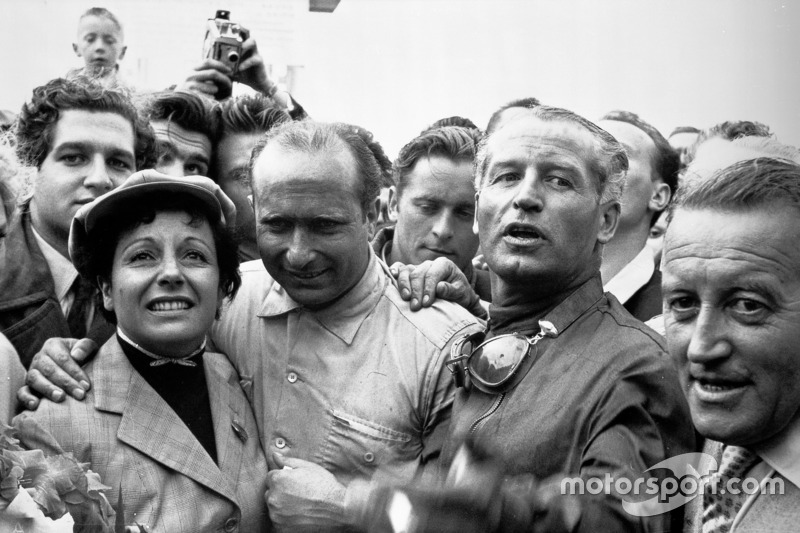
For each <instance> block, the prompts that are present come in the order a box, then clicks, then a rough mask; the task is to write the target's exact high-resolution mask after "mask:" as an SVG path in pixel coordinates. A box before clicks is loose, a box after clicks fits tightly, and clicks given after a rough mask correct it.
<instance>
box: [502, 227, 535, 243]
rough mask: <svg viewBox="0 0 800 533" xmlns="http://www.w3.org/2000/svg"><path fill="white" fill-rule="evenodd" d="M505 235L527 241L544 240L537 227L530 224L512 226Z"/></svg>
mask: <svg viewBox="0 0 800 533" xmlns="http://www.w3.org/2000/svg"><path fill="white" fill-rule="evenodd" d="M505 234H506V235H507V236H509V237H511V238H514V239H518V240H525V241H529V240H535V239H543V238H544V237H543V236H542V234H541V233H539V231H537V229H536V228H535V227H533V226H531V225H529V224H510V225H509V226H508V227H507V228H506V233H505Z"/></svg>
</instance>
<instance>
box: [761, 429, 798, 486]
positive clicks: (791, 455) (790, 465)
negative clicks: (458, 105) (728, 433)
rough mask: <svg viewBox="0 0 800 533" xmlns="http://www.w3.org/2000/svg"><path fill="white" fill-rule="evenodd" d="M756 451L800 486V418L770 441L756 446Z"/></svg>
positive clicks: (777, 470)
mask: <svg viewBox="0 0 800 533" xmlns="http://www.w3.org/2000/svg"><path fill="white" fill-rule="evenodd" d="M754 451H755V452H756V453H757V454H758V456H759V457H761V459H763V460H764V462H765V463H767V464H768V465H769V466H771V467H772V468H774V469H775V471H776V472H778V473H779V474H780V475H782V476H783V477H785V478H786V479H788V480H789V481H791V482H792V484H794V486H795V487H800V419H795V420H794V421H793V422H792V423H790V424H789V426H788V427H787V428H785V429H784V430H783V431H781V432H780V433H778V434H777V435H776V436H775V437H773V438H771V439H769V441H768V442H766V443H763V444H761V445H759V446H756V447H754Z"/></svg>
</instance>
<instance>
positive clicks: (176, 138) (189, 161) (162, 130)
mask: <svg viewBox="0 0 800 533" xmlns="http://www.w3.org/2000/svg"><path fill="white" fill-rule="evenodd" d="M150 124H151V125H152V126H153V131H154V132H155V134H156V145H157V147H158V162H157V163H156V170H158V171H159V172H161V173H163V174H168V175H170V176H177V177H182V176H208V169H209V164H210V162H211V150H212V146H211V140H210V139H209V138H208V137H207V136H206V134H205V133H200V132H199V131H189V130H187V129H186V128H183V127H181V126H179V125H177V124H175V123H174V122H171V121H169V120H153V121H151V122H150Z"/></svg>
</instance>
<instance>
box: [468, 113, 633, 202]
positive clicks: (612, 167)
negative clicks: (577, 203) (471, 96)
mask: <svg viewBox="0 0 800 533" xmlns="http://www.w3.org/2000/svg"><path fill="white" fill-rule="evenodd" d="M527 113H529V116H532V117H534V118H537V119H539V120H542V121H544V122H569V123H572V124H576V125H578V126H580V127H582V128H583V129H585V130H586V131H588V132H589V133H591V134H592V137H594V138H595V140H596V141H597V148H598V150H597V151H595V153H594V154H592V155H593V156H594V157H592V159H591V160H590V161H589V168H590V169H591V170H592V172H593V173H594V175H595V177H596V178H597V192H598V194H599V196H600V201H601V202H607V201H611V200H614V201H617V202H618V201H619V200H620V198H621V197H622V189H623V187H624V185H625V172H626V171H627V170H628V156H627V155H626V154H625V149H624V148H623V147H622V145H621V144H620V143H619V142H618V141H617V140H616V139H615V138H614V136H613V135H611V134H610V133H608V132H607V131H606V130H604V129H603V128H601V127H600V126H598V125H597V124H595V123H594V122H592V121H591V120H589V119H586V118H584V117H582V116H580V115H579V114H577V113H575V112H573V111H570V110H569V109H563V108H560V107H550V106H546V105H538V106H535V107H530V108H527ZM501 129H502V128H501ZM496 134H497V131H495V132H492V133H491V134H490V133H487V134H486V135H485V136H484V137H483V139H482V140H481V142H480V144H479V145H478V155H477V157H476V159H475V190H477V191H480V190H481V187H482V185H483V177H484V175H485V174H486V170H487V168H488V166H489V162H490V161H489V153H488V144H489V141H490V140H491V138H492V137H493V136H494V135H496Z"/></svg>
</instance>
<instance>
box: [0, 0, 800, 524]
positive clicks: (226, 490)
mask: <svg viewBox="0 0 800 533" xmlns="http://www.w3.org/2000/svg"><path fill="white" fill-rule="evenodd" d="M73 48H74V50H75V53H76V55H77V56H78V57H80V58H82V59H83V61H84V62H85V66H84V67H83V68H80V69H72V70H70V71H69V72H66V73H65V75H64V77H63V78H58V79H54V80H51V81H49V82H48V83H46V84H44V85H42V86H40V87H36V88H34V89H33V93H32V96H31V99H30V100H29V101H28V102H26V103H25V104H24V105H23V107H22V109H21V110H19V111H18V112H4V113H3V115H2V128H3V132H4V133H3V142H2V145H0V198H2V204H3V209H2V210H0V332H2V334H1V335H0V369H2V370H3V375H2V376H0V377H2V378H4V379H3V380H2V381H0V417H2V420H0V422H4V423H8V424H10V425H11V426H12V427H13V428H14V435H15V436H16V438H17V439H18V440H19V442H20V444H21V445H22V446H24V447H26V448H30V449H41V450H44V451H45V453H46V454H59V453H65V452H70V453H72V454H74V455H75V456H76V458H78V460H79V461H81V462H86V463H90V464H91V468H92V469H93V470H94V471H96V472H98V473H100V475H101V478H102V480H103V483H104V484H105V485H107V486H109V487H110V489H108V490H107V494H106V496H107V499H108V502H110V506H111V508H112V509H113V511H114V512H115V513H116V515H117V519H118V521H119V523H124V524H126V525H128V526H131V527H139V528H140V531H153V532H154V531H165V532H166V531H169V532H175V531H218V530H219V529H220V528H221V529H224V530H225V531H235V530H241V531H259V530H272V529H276V530H286V531H298V530H343V531H347V530H366V531H698V532H699V531H702V532H711V531H719V532H730V531H741V532H745V531H793V530H795V529H796V525H795V524H796V522H797V519H798V518H800V505H797V504H798V502H799V501H800V469H798V466H797V465H798V464H800V362H799V361H800V358H798V357H797V355H799V354H798V353H797V351H798V346H799V344H798V341H800V337H798V333H797V332H798V331H800V248H798V246H797V242H800V241H798V237H800V235H798V232H800V210H799V209H800V150H798V149H797V148H796V147H793V146H789V145H786V144H782V143H781V142H780V141H779V140H777V139H775V138H774V136H773V135H772V134H771V132H770V129H769V127H768V126H767V125H765V124H762V123H760V122H758V121H756V120H752V121H749V120H733V119H734V118H736V117H731V118H732V120H730V121H726V122H724V123H721V124H716V125H703V124H695V125H693V126H686V127H680V128H677V129H675V130H674V131H672V132H670V133H669V135H666V136H665V135H664V134H663V133H661V132H659V131H658V130H657V129H656V128H655V127H653V126H652V125H651V124H649V123H648V122H647V121H646V120H645V119H644V118H642V117H640V116H638V115H637V114H636V113H634V112H632V111H630V110H609V112H608V113H606V114H605V115H603V116H601V117H588V118H585V117H582V116H580V115H578V114H576V113H574V112H572V111H569V110H567V109H562V108H560V107H556V106H555V105H551V104H555V103H554V102H553V103H551V102H540V101H539V100H538V99H537V98H534V97H531V96H525V97H521V98H520V99H518V100H515V101H512V102H507V103H502V102H498V103H497V104H498V108H497V110H496V112H495V113H494V114H493V115H492V117H491V119H490V120H489V122H488V124H487V125H486V127H485V128H481V127H479V126H478V125H476V124H475V123H473V122H472V121H471V120H470V119H468V118H465V117H460V116H452V117H427V118H425V119H423V120H422V121H421V123H420V130H421V131H420V133H419V135H417V136H416V137H415V138H413V139H411V140H409V141H408V143H407V144H406V145H405V146H403V148H402V149H401V150H400V152H399V153H398V154H397V156H396V157H395V158H394V160H392V159H391V158H390V157H389V156H388V155H387V154H386V153H384V150H383V148H382V147H381V144H380V142H379V140H378V139H375V138H374V137H373V135H372V134H371V133H370V131H369V130H368V129H366V128H365V127H364V126H369V124H366V125H354V124H347V123H323V122H318V121H315V120H314V119H313V115H314V110H313V109H309V110H306V109H304V108H303V106H302V105H301V104H300V103H299V102H297V101H296V100H295V99H294V98H293V97H292V95H291V94H289V93H288V92H287V91H285V90H283V89H282V88H281V87H280V86H279V85H278V84H276V83H275V81H274V80H272V79H270V77H269V75H268V70H267V68H266V65H265V63H264V59H263V57H262V56H261V54H260V53H259V51H258V47H257V44H256V40H255V36H252V35H249V34H248V33H247V32H244V34H243V38H242V40H241V42H240V55H241V58H240V59H237V61H236V62H235V63H233V64H231V63H230V62H229V61H225V60H220V59H214V58H206V59H205V60H203V61H202V62H201V63H200V64H198V65H197V66H196V67H195V68H194V71H193V72H192V74H191V75H189V76H188V77H187V78H186V79H184V80H176V81H177V83H176V85H175V86H173V87H171V88H169V89H166V90H164V91H161V92H157V93H146V94H144V93H140V92H137V91H136V89H135V84H131V83H130V81H129V80H124V79H121V77H120V75H119V62H120V61H122V60H124V56H125V52H126V46H125V36H124V32H123V26H122V24H121V23H120V21H119V20H118V19H117V18H116V17H115V16H114V15H113V14H112V13H111V12H110V11H108V10H106V9H104V8H92V9H89V10H88V11H86V12H85V13H84V14H83V15H82V16H81V18H80V20H79V24H78V29H77V37H76V42H75V43H74V44H73ZM234 83H238V84H243V85H246V86H247V87H249V88H250V91H249V92H248V93H247V94H243V95H240V96H235V97H233V96H231V92H232V91H231V87H232V85H233V84H234ZM521 96H524V95H521ZM487 97H491V96H490V95H487ZM500 104H502V105H500ZM753 118H758V117H753ZM15 415H16V416H15ZM701 452H702V454H701ZM681 458H682V459H681ZM669 460H673V461H678V462H673V463H670V464H673V465H677V464H679V462H680V461H683V463H680V464H681V467H680V468H684V469H686V470H685V471H683V470H680V468H679V467H677V466H674V467H673V468H672V469H671V472H670V468H669V467H658V466H655V465H658V464H660V463H662V462H663V461H669ZM687 465H691V468H692V469H693V470H689V469H688V466H687ZM654 466H655V468H656V470H654V471H651V472H649V473H646V472H647V470H648V469H650V468H653V467H654ZM689 472H695V473H697V472H699V473H700V474H699V475H700V476H701V477H702V478H704V479H701V481H703V483H706V484H707V485H708V486H714V487H722V486H724V487H725V488H724V489H723V490H721V491H716V490H711V489H708V490H706V491H705V492H704V493H694V492H692V493H690V494H688V496H689V497H685V498H684V499H683V500H682V501H681V502H680V503H683V502H687V503H686V505H679V504H676V505H671V506H670V505H669V498H667V499H666V500H665V499H664V497H663V494H662V497H661V498H660V499H659V498H657V497H655V498H652V499H649V498H645V497H644V493H639V494H636V495H631V494H630V493H629V492H625V491H622V490H621V489H620V485H619V484H616V485H614V484H613V483H612V485H613V486H612V487H611V488H610V489H609V490H604V491H599V492H591V491H583V492H581V493H575V492H574V491H573V492H568V491H565V490H564V486H565V485H564V484H563V480H565V479H569V478H580V479H581V480H583V482H584V483H586V484H587V485H586V486H590V485H589V484H590V482H591V481H593V480H598V479H605V478H610V479H617V480H618V479H626V480H635V479H639V478H642V477H643V476H644V477H647V476H648V475H649V476H650V477H651V478H652V479H655V480H656V481H657V482H658V483H659V484H660V485H659V486H661V487H663V486H665V485H667V484H668V483H669V481H670V480H671V479H673V478H675V479H677V480H678V481H680V480H681V479H683V478H682V476H683V475H684V474H688V473H689ZM747 479H754V480H755V481H754V483H755V485H754V486H755V487H756V489H757V490H756V489H753V490H730V487H731V486H732V485H730V480H734V482H739V481H741V480H747ZM739 486H740V487H741V486H745V488H746V485H742V484H741V483H740V485H739ZM777 486H780V492H779V493H778V494H774V493H771V492H769V491H767V490H766V489H768V488H770V489H771V488H773V487H777ZM681 490H683V487H681ZM684 492H685V491H684ZM676 494H677V493H676V492H673V493H671V494H669V495H668V496H669V497H673V496H674V497H675V498H678V497H679V496H680V495H676ZM648 495H650V496H652V494H650V493H648ZM684 496H687V495H686V494H684ZM694 496H696V497H694ZM659 505H660V506H661V507H659ZM100 514H101V515H102V514H103V513H100ZM95 520H96V521H95ZM100 522H101V520H100V519H99V518H97V519H96V518H86V517H84V522H83V525H84V526H85V527H86V528H87V529H86V530H87V531H89V530H93V529H88V528H90V527H97V528H101V529H96V530H97V531H103V529H102V527H104V526H103V525H102V524H101V523H100ZM76 527H78V526H76Z"/></svg>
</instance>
